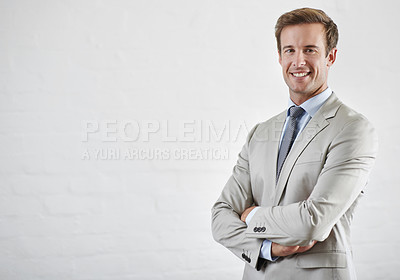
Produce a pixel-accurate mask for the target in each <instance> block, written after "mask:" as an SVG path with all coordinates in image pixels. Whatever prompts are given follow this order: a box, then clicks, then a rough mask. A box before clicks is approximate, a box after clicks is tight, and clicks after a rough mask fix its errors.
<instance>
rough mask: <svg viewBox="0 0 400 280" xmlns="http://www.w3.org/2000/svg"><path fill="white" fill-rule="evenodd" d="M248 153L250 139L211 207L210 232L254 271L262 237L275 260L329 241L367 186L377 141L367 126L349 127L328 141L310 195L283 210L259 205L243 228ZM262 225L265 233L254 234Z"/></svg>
mask: <svg viewBox="0 0 400 280" xmlns="http://www.w3.org/2000/svg"><path fill="white" fill-rule="evenodd" d="M253 132H254V131H253ZM250 138H251V135H250V136H249V139H250ZM248 151H249V140H248V142H247V144H246V145H245V146H244V147H243V149H242V152H241V153H240V154H239V159H238V163H237V165H236V166H235V168H234V171H233V174H232V176H231V178H230V179H229V180H228V182H227V184H226V186H225V188H224V190H223V192H222V194H221V197H220V198H219V200H218V201H217V203H216V204H215V205H214V207H213V234H214V238H215V239H216V240H217V241H218V242H220V243H221V244H222V245H224V246H225V247H227V248H228V249H230V250H231V251H232V252H233V253H234V254H236V255H237V256H239V257H240V256H241V255H242V253H243V252H245V253H246V254H248V255H250V254H251V255H253V257H252V258H251V262H249V263H250V265H252V266H253V267H255V266H256V264H257V263H256V262H257V261H254V259H257V258H258V255H259V250H260V248H261V244H262V242H263V240H264V239H268V240H271V241H272V242H273V243H272V246H271V251H272V255H273V256H288V255H290V254H294V253H301V252H305V251H307V250H309V249H311V248H312V246H314V244H315V242H316V241H323V240H325V239H326V238H327V236H328V235H329V233H330V231H331V230H332V227H333V226H334V225H335V224H336V223H337V222H338V220H339V219H340V218H341V217H342V216H343V214H344V213H345V212H346V211H347V209H349V208H350V206H351V205H352V203H353V202H354V201H355V199H356V198H357V196H358V195H359V194H360V192H361V190H362V188H363V187H364V186H365V184H366V182H367V178H368V174H369V172H370V170H371V168H372V165H373V162H374V160H375V155H376V152H377V140H376V135H375V132H374V130H373V129H372V127H371V126H370V124H369V123H368V122H366V121H363V120H361V121H354V122H352V123H349V124H348V125H347V126H345V127H344V128H343V129H342V130H341V131H339V133H338V134H337V136H336V137H335V139H333V141H332V143H330V146H329V151H328V157H327V159H326V162H325V165H324V168H323V170H322V171H321V173H320V175H319V178H318V181H317V184H316V185H315V186H314V190H313V191H312V193H311V195H310V197H309V198H308V199H307V200H305V201H299V202H296V203H292V204H289V205H286V206H273V207H260V209H259V210H258V211H257V212H256V214H255V215H254V216H253V218H252V219H251V221H250V223H249V225H248V226H247V225H246V224H245V223H243V220H245V218H246V216H247V215H248V213H250V211H251V210H252V209H251V208H249V207H251V206H252V205H253V203H254V201H253V194H252V190H251V189H252V188H251V182H250V171H249V168H248V167H249V157H248ZM260 223H262V224H263V225H265V228H266V231H265V232H262V233H260V232H257V233H254V232H252V229H253V228H254V227H256V226H258V225H259V224H260ZM313 240H314V241H313ZM254 256H256V258H254Z"/></svg>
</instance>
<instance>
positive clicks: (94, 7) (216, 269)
mask: <svg viewBox="0 0 400 280" xmlns="http://www.w3.org/2000/svg"><path fill="white" fill-rule="evenodd" d="M304 6H309V7H316V8H321V9H323V10H325V11H326V12H327V14H328V15H329V16H330V17H332V18H333V19H334V21H335V22H336V23H337V25H338V26H339V32H340V39H339V45H338V49H339V51H338V57H337V61H336V63H335V65H334V66H333V68H332V69H331V73H330V79H329V85H330V86H331V88H332V89H333V90H334V91H335V92H336V94H337V95H338V96H339V98H340V99H341V100H342V101H344V102H345V103H346V104H347V105H349V106H351V107H353V108H354V109H356V110H358V111H360V112H361V113H363V114H364V115H366V116H367V117H368V118H369V119H370V121H371V122H372V123H373V124H374V125H375V127H376V128H377V130H378V133H379V137H380V153H379V158H378V160H377V163H376V166H375V169H374V170H373V173H372V175H371V179H370V183H369V185H368V187H367V189H366V193H367V196H366V199H365V200H364V201H363V203H362V205H361V206H360V208H359V209H358V212H357V215H356V217H355V223H354V226H353V235H352V239H353V245H354V259H355V263H356V269H357V271H358V275H359V278H360V279H371V280H372V279H374V280H375V279H385V280H390V279H398V276H397V273H396V272H397V270H398V267H399V265H400V258H399V254H398V251H399V250H400V234H399V228H400V220H399V218H398V212H399V197H400V188H399V185H400V184H399V183H400V172H399V171H398V156H399V147H400V146H399V144H398V142H399V136H400V133H399V125H398V121H397V109H396V108H397V107H396V106H398V103H399V97H398V95H399V92H398V88H399V80H400V66H399V65H400V60H399V45H400V38H399V35H398V34H399V29H400V24H399V14H398V11H399V4H398V1H394V0H393V1H360V0H357V1H349V0H347V1H346V0H344V1H339V0H337V1H294V0H289V1H275V2H274V1H261V0H247V1H237V0H225V1H222V0H208V1H207V0H193V1H191V0H181V1H178V0H170V1H166V0H165V1H161V0H159V1H152V0H146V1H145V0H143V1H128V0H126V1H123V0H116V1H111V0H110V1H106V0H104V1H100V0H99V1H95V0H90V1H77V0H59V1H50V0H48V1H44V0H38V1H28V0H26V1H21V0H1V1H0V252H1V253H0V278H1V279H4V280H8V279H29V280H34V279H41V280H47V279H57V280H63V279H96V280H97V279H99V280H101V279H107V280H111V279H116V280H117V279H118V280H119V279H121V280H124V279H132V280H133V279H138V280H139V279H140V280H146V279H151V280H159V279H173V280H177V279H178V280H179V279H182V280H187V279H191V280H192V279H218V280H221V279H229V280H235V279H241V274H242V270H243V265H244V264H243V262H242V261H241V260H239V259H237V258H236V257H235V256H234V255H233V254H231V253H230V252H229V251H228V250H227V249H225V248H223V247H222V246H221V245H219V244H217V243H216V242H214V240H213V239H212V235H211V230H210V209H211V206H212V204H213V203H214V202H215V200H216V199H217V198H218V196H219V193H220V191H221V190H222V188H223V186H224V184H225V182H226V180H227V179H228V177H229V176H230V173H231V170H232V167H233V165H234V163H235V161H236V155H237V153H238V152H239V151H240V148H241V145H242V144H243V141H244V138H245V135H246V133H242V132H240V129H238V131H237V132H236V129H237V128H238V127H239V128H240V124H243V123H246V124H247V125H248V129H250V128H251V127H252V126H253V125H255V124H256V123H258V122H260V121H263V120H266V119H268V118H270V117H271V116H273V115H275V114H277V113H279V112H281V111H282V110H283V109H284V108H285V106H286V103H287V87H286V85H285V84H284V82H283V79H282V77H281V69H280V66H279V64H278V58H277V51H276V43H275V38H274V25H275V22H276V20H277V18H278V17H279V16H280V15H281V14H282V13H284V12H286V11H289V10H292V9H295V8H299V7H304ZM207 121H209V122H211V123H213V125H215V128H216V129H217V130H218V129H220V131H223V130H222V129H224V128H226V129H227V126H226V123H227V122H228V123H230V124H231V127H230V132H231V133H232V134H233V137H225V136H226V135H225V136H224V138H223V139H220V140H218V139H216V138H212V139H209V140H207V138H205V137H203V136H204V133H205V132H204V130H201V129H200V128H201V127H202V126H203V127H204V124H206V123H207ZM126 122H130V124H136V128H139V129H140V131H141V133H142V134H141V135H142V136H143V137H144V138H141V139H139V138H138V139H136V140H135V139H134V141H129V139H133V138H132V137H131V138H129V137H130V136H132V134H129V133H131V132H132V131H133V132H134V130H132V131H130V130H129V129H127V130H125V131H124V130H123V129H121V127H122V126H123V124H124V123H126ZM165 123H167V124H168V126H165V125H164V124H165ZM182 123H183V124H184V125H185V128H184V129H183V128H182V126H181V127H180V125H182ZM88 124H89V125H91V126H87V125H88ZM160 124H161V125H160ZM96 125H99V126H98V128H96ZM158 125H159V126H158ZM206 127H207V126H206ZM88 128H89V129H88ZM128 128H133V126H130V127H128ZM186 129H187V130H186ZM89 130H90V131H93V133H89V136H88V139H87V141H85V137H86V136H87V135H88V134H87V132H88V131H89ZM149 130H150V131H151V130H154V131H156V132H154V133H148V131H149ZM166 131H167V132H168V137H172V138H168V137H166V136H165V132H166ZM239 132H240V133H239ZM163 133H164V134H163ZM179 133H181V134H179ZM182 133H183V134H182ZM129 135H130V136H129ZM146 135H147V136H149V139H148V141H147V140H146V138H145V137H146ZM235 135H236V136H235ZM173 137H175V138H176V140H174V139H173ZM167 138H168V139H167ZM171 139H172V140H171ZM181 148H184V149H194V150H195V151H197V150H204V149H210V148H213V149H217V150H218V149H220V150H221V149H228V150H229V157H228V158H225V159H221V158H219V159H218V158H211V159H197V160H196V159H185V158H179V157H178V158H173V157H170V158H169V159H159V158H158V159H155V158H153V159H151V158H148V159H145V158H142V159H123V158H122V156H120V157H119V158H115V157H114V158H113V156H112V153H113V152H114V153H115V151H120V152H121V153H124V152H126V151H127V150H129V149H144V150H145V151H150V152H152V151H154V150H155V149H163V150H164V151H166V152H167V153H169V152H171V153H172V151H175V149H181ZM96 149H97V150H100V151H103V152H104V151H111V152H110V153H109V154H106V155H105V156H103V157H98V158H96V156H95V155H94V154H93V153H95V151H96ZM86 151H88V153H89V154H90V158H86V157H85V156H84V154H85V152H86Z"/></svg>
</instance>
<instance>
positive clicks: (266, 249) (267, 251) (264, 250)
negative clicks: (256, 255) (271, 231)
mask: <svg viewBox="0 0 400 280" xmlns="http://www.w3.org/2000/svg"><path fill="white" fill-rule="evenodd" d="M271 245H272V241H269V240H268V239H265V240H264V242H263V243H262V245H261V250H260V258H263V259H266V260H268V261H271V262H274V261H276V260H277V259H279V257H272V256H271Z"/></svg>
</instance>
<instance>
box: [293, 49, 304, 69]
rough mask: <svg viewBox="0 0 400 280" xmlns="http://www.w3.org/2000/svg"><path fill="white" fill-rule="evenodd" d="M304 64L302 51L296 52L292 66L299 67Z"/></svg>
mask: <svg viewBox="0 0 400 280" xmlns="http://www.w3.org/2000/svg"><path fill="white" fill-rule="evenodd" d="M304 65H306V61H305V59H304V54H303V52H297V53H296V55H295V56H294V59H293V66H296V67H301V66H304Z"/></svg>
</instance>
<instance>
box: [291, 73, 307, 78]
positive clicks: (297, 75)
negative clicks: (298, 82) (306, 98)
mask: <svg viewBox="0 0 400 280" xmlns="http://www.w3.org/2000/svg"><path fill="white" fill-rule="evenodd" d="M290 74H291V75H292V76H293V77H296V78H302V77H305V76H308V75H310V74H311V72H295V73H294V72H291V73H290Z"/></svg>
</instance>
